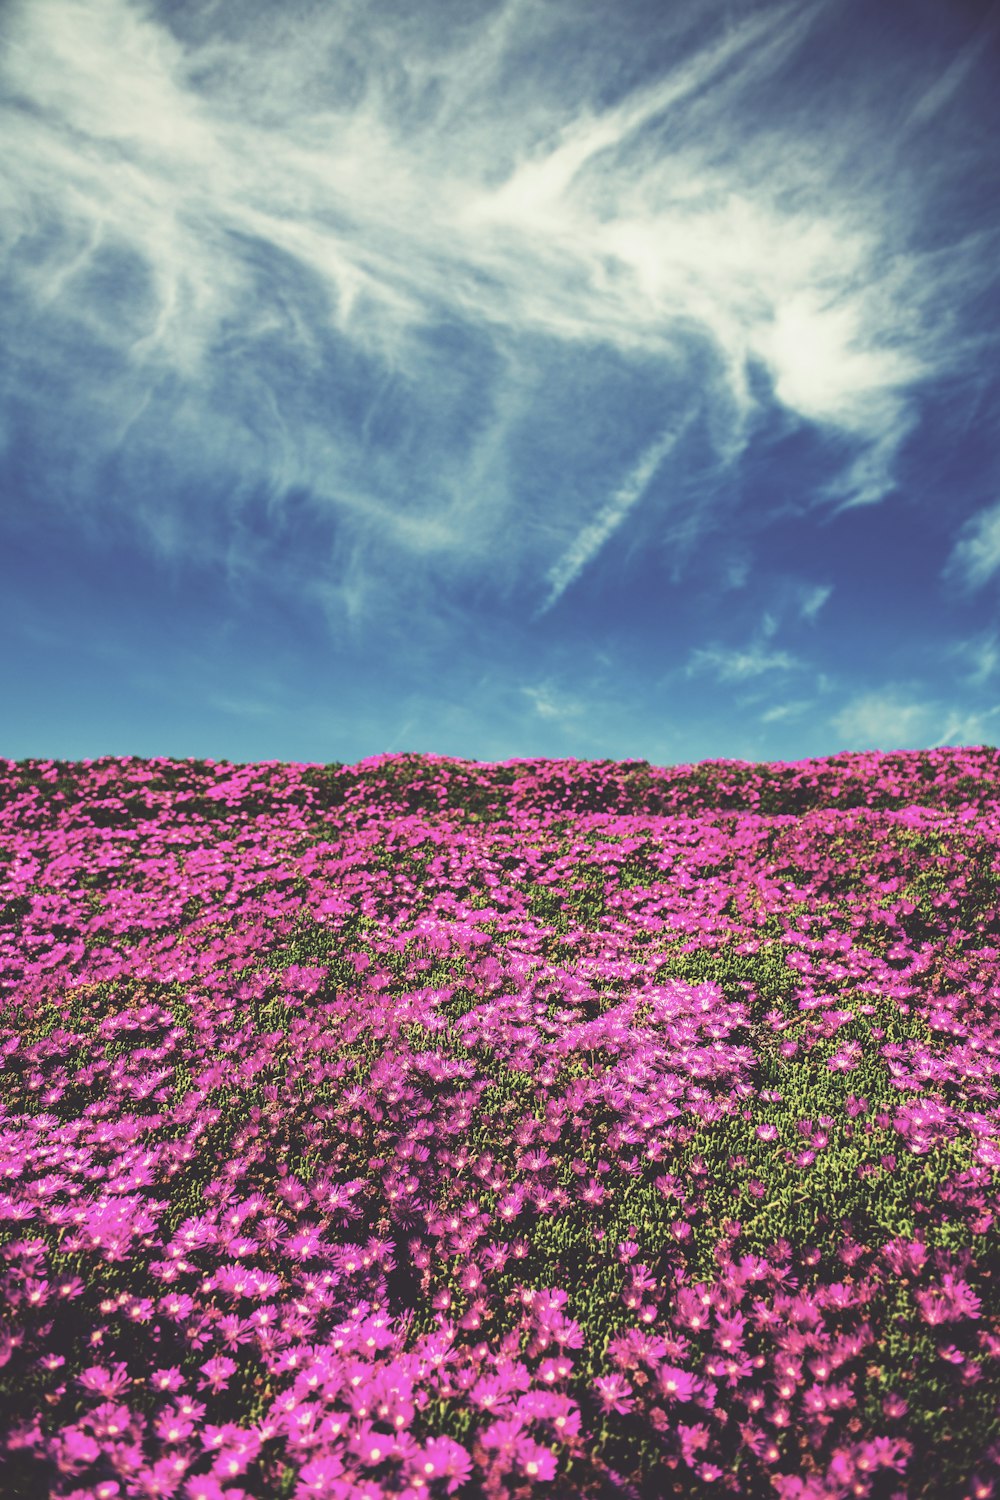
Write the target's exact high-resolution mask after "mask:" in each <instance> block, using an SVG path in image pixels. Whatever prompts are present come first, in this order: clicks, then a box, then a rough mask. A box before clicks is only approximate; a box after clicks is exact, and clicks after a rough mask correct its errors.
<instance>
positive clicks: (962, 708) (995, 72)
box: [0, 0, 1000, 765]
mask: <svg viewBox="0 0 1000 1500" xmlns="http://www.w3.org/2000/svg"><path fill="white" fill-rule="evenodd" d="M998 138H1000V4H995V3H986V0H983V3H979V0H879V3H878V4H877V5H872V4H871V3H870V0H791V3H770V0H764V3H756V0H674V3H671V4H666V3H661V0H656V3H652V0H420V3H419V4H414V3H412V0H329V3H326V4H318V3H315V0H309V3H304V0H283V3H282V4H281V6H275V5H273V4H271V3H269V0H268V3H257V0H214V3H213V0H150V3H139V0H6V3H5V4H4V5H3V6H2V7H0V140H2V144H3V159H4V170H3V173H2V175H0V631H2V640H3V649H2V651H0V754H2V755H7V756H10V757H12V758H15V759H20V758H23V757H28V756H31V757H41V758H48V757H54V758H60V759H80V758H86V757H96V756H100V755H106V754H113V755H142V756H154V755H170V756H175V757H187V756H199V757H209V758H214V759H226V760H233V761H249V760H298V761H311V762H330V761H342V762H345V763H353V762H355V761H357V760H359V759H361V758H363V757H366V756H370V755H375V754H380V753H383V752H401V751H420V752H433V753H437V754H442V755H452V756H461V757H466V758H470V759H476V760H483V761H493V760H504V759H510V758H519V757H533V756H559V757H574V758H579V759H604V758H610V759H646V760H649V761H651V762H652V763H654V764H658V765H670V764H678V763H685V762H691V761H697V760H704V759H721V758H732V759H741V760H751V761H764V760H767V761H776V760H796V759H801V758H804V757H808V756H816V755H827V754H833V753H835V752H838V751H842V750H862V749H870V748H878V749H896V748H910V747H926V746H932V745H974V744H996V743H998V742H1000V620H998V591H1000V358H998V355H1000V349H998V344H1000V279H998V268H1000V153H998V152H997V150H996V141H997V139H998Z"/></svg>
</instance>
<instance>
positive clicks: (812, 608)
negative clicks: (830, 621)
mask: <svg viewBox="0 0 1000 1500" xmlns="http://www.w3.org/2000/svg"><path fill="white" fill-rule="evenodd" d="M832 593H833V587H832V585H831V584H828V583H819V584H817V585H816V586H815V587H814V588H807V589H804V590H803V592H802V594H801V595H800V598H799V614H800V615H801V616H802V618H803V619H804V620H808V621H809V622H810V624H811V623H812V622H813V620H815V618H816V616H817V615H818V614H819V612H820V610H821V609H822V608H823V605H824V604H825V603H826V601H827V600H828V599H829V597H830V595H831V594H832Z"/></svg>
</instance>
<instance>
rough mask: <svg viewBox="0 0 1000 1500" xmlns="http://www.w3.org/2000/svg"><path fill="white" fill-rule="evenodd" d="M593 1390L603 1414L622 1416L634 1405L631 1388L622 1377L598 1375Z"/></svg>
mask: <svg viewBox="0 0 1000 1500" xmlns="http://www.w3.org/2000/svg"><path fill="white" fill-rule="evenodd" d="M594 1390H595V1391H596V1392H597V1399H598V1401H599V1402H600V1404H601V1407H602V1409H603V1410H604V1411H605V1412H609V1413H610V1412H615V1413H616V1414H617V1415H618V1416H624V1415H625V1413H626V1412H630V1411H631V1410H632V1408H633V1406H634V1405H635V1402H634V1401H633V1400H632V1387H631V1385H629V1383H628V1381H627V1380H626V1379H625V1377H624V1375H600V1376H598V1378H597V1379H596V1380H595V1381H594Z"/></svg>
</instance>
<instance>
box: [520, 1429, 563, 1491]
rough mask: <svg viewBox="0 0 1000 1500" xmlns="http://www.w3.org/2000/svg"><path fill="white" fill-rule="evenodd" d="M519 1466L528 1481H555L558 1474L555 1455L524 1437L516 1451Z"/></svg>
mask: <svg viewBox="0 0 1000 1500" xmlns="http://www.w3.org/2000/svg"><path fill="white" fill-rule="evenodd" d="M516 1458H517V1466H518V1468H519V1469H520V1471H521V1473H522V1474H524V1475H525V1477H526V1478H528V1479H540V1480H548V1479H554V1478H555V1474H556V1459H555V1454H554V1453H552V1452H551V1450H550V1449H548V1448H543V1447H542V1446H541V1444H540V1443H536V1442H535V1441H534V1440H533V1439H532V1438H529V1437H522V1438H521V1440H520V1441H519V1443H518V1444H517V1449H516Z"/></svg>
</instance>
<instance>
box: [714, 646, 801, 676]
mask: <svg viewBox="0 0 1000 1500" xmlns="http://www.w3.org/2000/svg"><path fill="white" fill-rule="evenodd" d="M801 665H802V664H801V662H799V661H797V660H796V658H795V657H794V656H790V655H789V653H788V652H787V651H767V650H764V649H763V647H762V646H757V645H752V646H748V647H747V648H746V649H745V650H743V651H740V650H738V649H737V650H731V649H728V648H726V647H724V646H706V647H701V648H699V649H698V650H697V651H694V652H693V653H692V655H691V659H690V661H689V662H688V666H687V675H688V677H697V676H700V675H701V674H703V673H707V672H710V673H712V674H713V676H715V678H716V679H717V680H718V681H719V682H745V681H747V680H748V679H749V678H752V677H760V676H762V675H763V674H764V673H765V672H791V671H795V670H796V669H797V668H799V667H801Z"/></svg>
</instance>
